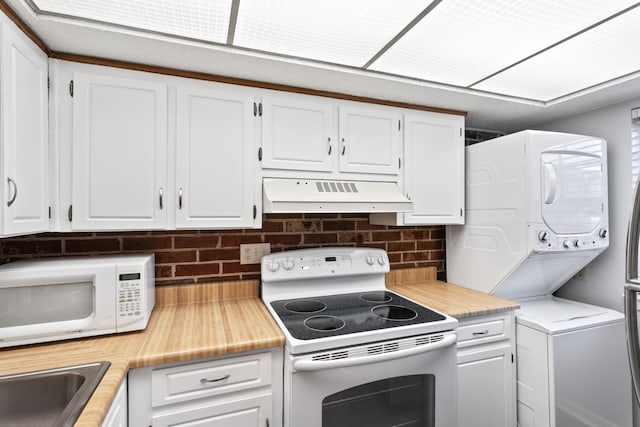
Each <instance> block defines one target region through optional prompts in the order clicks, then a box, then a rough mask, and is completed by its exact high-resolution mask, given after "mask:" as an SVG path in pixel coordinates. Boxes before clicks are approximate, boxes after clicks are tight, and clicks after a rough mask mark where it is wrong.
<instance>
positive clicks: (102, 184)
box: [72, 73, 168, 230]
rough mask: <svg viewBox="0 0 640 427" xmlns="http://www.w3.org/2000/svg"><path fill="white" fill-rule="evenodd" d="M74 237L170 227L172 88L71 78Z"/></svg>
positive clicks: (105, 77)
mask: <svg viewBox="0 0 640 427" xmlns="http://www.w3.org/2000/svg"><path fill="white" fill-rule="evenodd" d="M72 90H73V211H72V217H73V229H74V230H105V229H106V230H108V229H120V230H122V229H149V228H158V229H160V228H164V227H165V226H166V222H167V220H166V216H167V208H168V207H167V203H166V193H167V191H168V189H167V87H166V85H165V84H162V83H156V82H152V81H146V80H144V79H134V78H122V77H112V76H109V75H101V74H86V73H74V75H73V88H72Z"/></svg>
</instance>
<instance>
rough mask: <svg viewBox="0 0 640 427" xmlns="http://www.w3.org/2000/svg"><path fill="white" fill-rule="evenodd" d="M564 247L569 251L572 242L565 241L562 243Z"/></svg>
mask: <svg viewBox="0 0 640 427" xmlns="http://www.w3.org/2000/svg"><path fill="white" fill-rule="evenodd" d="M562 246H564V248H565V249H569V248H570V247H571V242H570V241H568V240H565V241H564V242H562Z"/></svg>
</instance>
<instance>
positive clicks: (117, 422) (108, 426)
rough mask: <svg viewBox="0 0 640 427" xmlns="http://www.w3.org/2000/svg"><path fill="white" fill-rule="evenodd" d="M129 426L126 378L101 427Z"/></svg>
mask: <svg viewBox="0 0 640 427" xmlns="http://www.w3.org/2000/svg"><path fill="white" fill-rule="evenodd" d="M128 425H129V422H128V417H127V379H126V378H125V379H124V381H123V382H122V384H121V385H120V387H119V388H118V391H117V392H116V397H114V398H113V402H112V403H111V406H110V407H109V410H108V411H107V415H106V416H105V417H104V421H102V425H101V427H127V426H128Z"/></svg>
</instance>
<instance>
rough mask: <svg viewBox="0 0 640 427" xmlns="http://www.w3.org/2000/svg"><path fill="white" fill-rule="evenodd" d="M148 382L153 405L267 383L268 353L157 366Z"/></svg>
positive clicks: (269, 366) (268, 373)
mask: <svg viewBox="0 0 640 427" xmlns="http://www.w3.org/2000/svg"><path fill="white" fill-rule="evenodd" d="M151 384H152V387H151V390H152V392H151V393H152V396H151V404H152V406H154V407H155V406H161V405H168V404H172V403H176V402H181V401H184V400H190V399H198V398H201V397H207V396H216V395H219V394H222V393H229V392H234V391H238V390H246V389H250V388H253V387H261V386H265V385H270V384H271V353H270V352H266V353H258V354H253V355H249V356H241V357H232V358H228V359H218V360H212V361H208V362H201V363H195V364H188V365H181V366H175V367H171V368H161V369H156V370H154V371H153V372H152V374H151Z"/></svg>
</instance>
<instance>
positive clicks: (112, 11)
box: [31, 0, 231, 43]
mask: <svg viewBox="0 0 640 427" xmlns="http://www.w3.org/2000/svg"><path fill="white" fill-rule="evenodd" d="M31 2H32V3H33V4H34V5H35V6H36V7H37V8H38V9H39V11H40V12H44V13H47V14H53V15H61V16H71V17H77V18H82V19H88V20H92V21H98V22H105V23H109V24H115V25H119V26H124V27H131V28H135V29H141V30H146V31H153V32H158V33H163V34H169V35H175V36H180V37H187V38H191V39H196V40H204V41H209V42H216V43H226V41H227V33H228V29H229V18H230V16H231V0H215V1H211V0H189V1H184V0H135V1H132V0H109V1H104V0H75V1H72V0H31Z"/></svg>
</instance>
